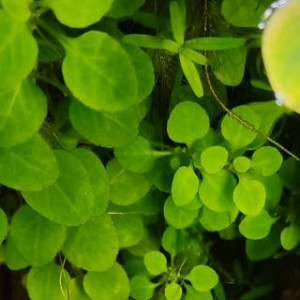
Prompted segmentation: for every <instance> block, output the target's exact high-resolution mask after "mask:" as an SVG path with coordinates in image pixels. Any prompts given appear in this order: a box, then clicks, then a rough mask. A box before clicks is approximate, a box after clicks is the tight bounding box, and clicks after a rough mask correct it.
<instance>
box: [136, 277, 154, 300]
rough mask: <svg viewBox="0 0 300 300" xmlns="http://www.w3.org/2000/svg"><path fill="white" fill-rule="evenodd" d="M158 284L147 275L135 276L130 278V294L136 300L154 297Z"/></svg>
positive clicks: (147, 299) (146, 299) (148, 299)
mask: <svg viewBox="0 0 300 300" xmlns="http://www.w3.org/2000/svg"><path fill="white" fill-rule="evenodd" d="M155 288H156V284H154V283H152V282H151V281H150V279H149V278H148V277H147V276H145V275H136V276H133V277H132V278H131V280H130V296H131V297H133V299H135V300H150V299H152V296H153V293H154V290H155Z"/></svg>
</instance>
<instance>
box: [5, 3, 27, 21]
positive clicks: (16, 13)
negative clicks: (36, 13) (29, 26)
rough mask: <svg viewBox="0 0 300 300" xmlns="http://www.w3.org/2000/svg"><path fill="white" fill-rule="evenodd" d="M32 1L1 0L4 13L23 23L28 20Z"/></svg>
mask: <svg viewBox="0 0 300 300" xmlns="http://www.w3.org/2000/svg"><path fill="white" fill-rule="evenodd" d="M32 2H33V0H2V1H1V4H2V7H3V9H4V11H5V12H6V13H7V14H8V15H9V16H10V17H11V18H13V19H15V20H16V21H18V22H25V21H27V20H28V19H29V18H30V15H31V10H30V5H31V3H32Z"/></svg>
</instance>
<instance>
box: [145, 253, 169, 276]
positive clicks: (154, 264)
mask: <svg viewBox="0 0 300 300" xmlns="http://www.w3.org/2000/svg"><path fill="white" fill-rule="evenodd" d="M144 264H145V266H146V269H147V271H148V272H149V273H150V274H151V275H153V276H157V275H160V274H162V273H164V272H167V259H166V257H165V256H164V255H163V254H162V253H161V252H159V251H151V252H148V253H147V254H146V255H145V256H144Z"/></svg>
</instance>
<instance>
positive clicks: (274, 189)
mask: <svg viewBox="0 0 300 300" xmlns="http://www.w3.org/2000/svg"><path fill="white" fill-rule="evenodd" d="M260 181H261V182H262V183H263V185H264V187H265V189H266V203H265V209H274V208H276V206H277V205H278V203H279V202H280V200H281V196H282V189H283V185H282V180H281V178H280V177H279V175H278V174H277V173H275V174H273V175H271V176H267V177H261V178H260Z"/></svg>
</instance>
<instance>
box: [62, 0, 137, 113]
mask: <svg viewBox="0 0 300 300" xmlns="http://www.w3.org/2000/svg"><path fill="white" fill-rule="evenodd" d="M96 1H97V2H99V1H98V0H96ZM71 2H72V6H75V5H74V4H73V1H71ZM99 3H100V2H99ZM80 14H81V13H79V15H80ZM75 19H76V17H75ZM64 47H65V50H66V57H65V59H64V62H63V66H62V72H63V76H64V79H65V83H66V85H67V87H68V88H69V89H70V90H71V92H72V93H73V94H74V96H75V97H76V98H77V99H78V100H79V101H81V102H82V103H83V104H85V105H86V106H88V107H90V108H93V109H96V110H105V111H111V112H113V111H119V110H125V109H127V108H129V107H130V106H132V105H133V104H135V103H136V100H137V78H136V74H135V69H134V66H133V64H132V62H131V60H130V58H129V55H128V54H127V52H126V51H125V50H124V49H123V48H122V47H121V45H120V44H119V43H118V42H117V41H116V40H115V39H113V38H112V37H110V36H109V35H108V34H107V33H104V32H100V31H88V32H86V33H84V34H82V35H81V36H79V37H77V38H74V39H67V41H66V42H65V43H64Z"/></svg>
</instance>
